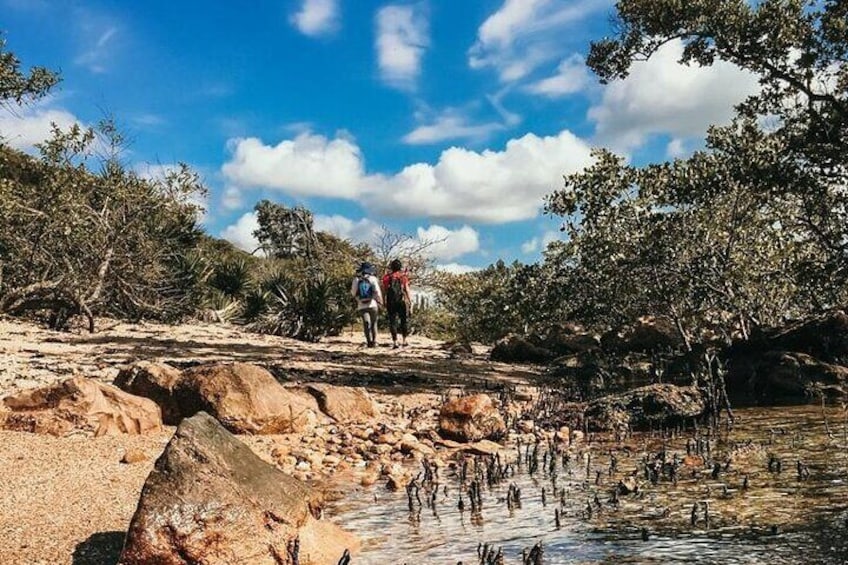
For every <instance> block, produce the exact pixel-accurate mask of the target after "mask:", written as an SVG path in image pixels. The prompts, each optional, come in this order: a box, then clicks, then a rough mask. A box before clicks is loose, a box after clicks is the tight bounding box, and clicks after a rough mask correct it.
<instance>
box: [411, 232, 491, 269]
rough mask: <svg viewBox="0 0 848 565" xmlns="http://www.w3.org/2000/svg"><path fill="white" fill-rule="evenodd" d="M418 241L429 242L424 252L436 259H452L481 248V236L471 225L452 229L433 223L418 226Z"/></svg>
mask: <svg viewBox="0 0 848 565" xmlns="http://www.w3.org/2000/svg"><path fill="white" fill-rule="evenodd" d="M417 241H418V242H420V243H424V244H427V245H428V246H427V248H426V249H425V250H424V254H425V255H427V256H429V257H432V258H433V259H436V260H444V261H450V260H451V259H456V258H457V257H461V256H463V255H467V254H469V253H473V252H475V251H477V250H478V249H480V236H479V235H478V233H477V231H476V230H475V229H473V228H471V227H469V226H462V227H461V228H459V229H456V230H450V229H448V228H445V227H443V226H439V225H432V226H430V227H428V228H421V227H420V228H418V230H417Z"/></svg>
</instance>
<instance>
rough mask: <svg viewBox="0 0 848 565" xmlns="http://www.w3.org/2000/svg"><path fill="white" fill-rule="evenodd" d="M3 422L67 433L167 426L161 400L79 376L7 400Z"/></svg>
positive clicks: (123, 431) (97, 433) (0, 418)
mask: <svg viewBox="0 0 848 565" xmlns="http://www.w3.org/2000/svg"><path fill="white" fill-rule="evenodd" d="M3 407H4V408H5V410H7V411H2V412H0V427H2V428H3V429H7V430H17V431H26V432H34V433H39V434H50V435H55V436H62V435H66V434H68V433H70V432H78V431H81V432H85V433H91V434H94V435H95V436H102V435H115V434H130V435H139V434H146V433H150V432H156V431H159V430H161V429H162V415H161V412H160V411H159V407H158V406H157V405H156V403H155V402H153V401H151V400H148V399H147V398H141V397H139V396H133V395H131V394H128V393H126V392H124V391H122V390H120V389H118V388H116V387H114V386H111V385H107V384H103V383H100V382H98V381H95V380H92V379H87V378H85V377H74V378H72V379H68V380H66V381H63V382H60V383H55V384H53V385H50V386H46V387H42V388H36V389H32V390H26V391H23V392H20V393H18V394H15V395H12V396H7V397H6V398H4V399H3Z"/></svg>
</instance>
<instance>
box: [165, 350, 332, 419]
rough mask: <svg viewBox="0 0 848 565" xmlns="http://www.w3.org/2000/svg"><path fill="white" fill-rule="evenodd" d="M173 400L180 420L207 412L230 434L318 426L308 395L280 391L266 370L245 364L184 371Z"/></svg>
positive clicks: (281, 388)
mask: <svg viewBox="0 0 848 565" xmlns="http://www.w3.org/2000/svg"><path fill="white" fill-rule="evenodd" d="M175 398H176V400H177V405H178V406H179V409H180V411H181V413H182V414H183V416H184V417H187V416H191V415H193V414H196V413H197V412H200V411H204V412H208V413H209V414H211V415H212V416H214V417H215V418H216V419H217V420H218V421H219V422H221V424H223V425H224V427H226V428H227V429H228V430H230V431H231V432H234V433H254V434H277V433H287V432H298V431H303V430H304V429H306V428H308V427H309V426H311V425H314V424H315V422H316V421H317V420H318V415H317V413H316V411H317V408H318V406H317V404H316V403H315V402H314V400H312V399H311V398H310V397H309V396H308V395H305V394H298V393H297V392H294V391H292V390H290V389H287V388H285V387H283V386H282V385H280V383H278V382H277V380H276V379H275V378H274V376H273V375H272V374H271V373H269V372H268V371H266V370H265V369H263V368H261V367H257V366H255V365H249V364H246V363H229V364H214V365H200V366H198V367H193V368H191V369H187V370H185V371H183V377H182V379H180V381H179V383H178V385H177V387H176V388H175Z"/></svg>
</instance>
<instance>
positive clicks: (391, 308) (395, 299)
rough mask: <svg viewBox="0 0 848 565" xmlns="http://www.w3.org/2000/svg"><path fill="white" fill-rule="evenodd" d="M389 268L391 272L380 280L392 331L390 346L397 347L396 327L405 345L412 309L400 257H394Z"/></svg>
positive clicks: (407, 283)
mask: <svg viewBox="0 0 848 565" xmlns="http://www.w3.org/2000/svg"><path fill="white" fill-rule="evenodd" d="M389 268H390V269H391V272H389V273H387V274H386V275H384V276H383V281H382V282H383V294H384V295H385V297H386V310H387V311H388V313H389V331H391V332H392V347H394V348H397V347H398V329H400V335H401V336H402V337H403V346H404V347H406V346H407V341H406V337H407V336H408V335H409V314H410V313H411V311H412V295H411V294H410V292H409V277H407V276H406V273H405V272H403V271H402V269H403V263H401V261H400V259H394V260H393V261H392V262H391V263H390V264H389ZM398 322H400V324H398ZM398 325H399V326H400V327H399V328H398Z"/></svg>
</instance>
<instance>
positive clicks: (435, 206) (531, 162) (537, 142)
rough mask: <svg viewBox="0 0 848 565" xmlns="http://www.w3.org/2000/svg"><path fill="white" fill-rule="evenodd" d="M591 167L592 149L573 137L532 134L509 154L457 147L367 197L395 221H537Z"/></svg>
mask: <svg viewBox="0 0 848 565" xmlns="http://www.w3.org/2000/svg"><path fill="white" fill-rule="evenodd" d="M589 162H590V156H589V146H588V145H587V144H586V143H584V142H583V141H582V140H581V139H579V138H577V137H576V136H574V135H573V134H572V133H571V132H569V131H567V130H564V131H562V132H561V133H559V134H558V135H555V136H547V137H539V136H537V135H535V134H532V133H528V134H526V135H524V136H523V137H520V138H518V139H512V140H510V141H508V142H507V144H506V148H505V149H504V150H503V151H492V150H489V149H487V150H484V151H480V152H477V151H471V150H469V149H464V148H460V147H451V148H449V149H447V150H445V151H443V152H442V154H441V156H440V157H439V160H438V162H437V163H436V164H435V165H431V164H428V163H416V164H413V165H409V166H407V167H405V168H404V169H403V170H402V171H400V172H399V173H397V174H395V175H393V176H391V177H381V178H379V179H377V180H375V181H372V184H371V188H370V190H369V191H367V192H365V193H364V194H363V195H362V200H363V202H364V203H365V204H366V205H367V206H368V207H370V208H373V209H375V210H377V211H380V212H383V213H385V214H388V215H395V216H421V215H427V216H429V217H431V218H441V219H450V220H461V221H470V222H487V223H503V222H509V221H515V220H523V219H528V218H533V217H535V216H536V215H537V214H538V210H539V207H540V206H541V201H542V197H543V196H545V195H546V194H548V193H550V192H551V191H552V190H554V189H556V188H559V187H560V185H561V184H562V175H563V174H568V173H572V172H576V171H578V170H580V169H582V168H584V167H585V166H586V165H587V164H589Z"/></svg>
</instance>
